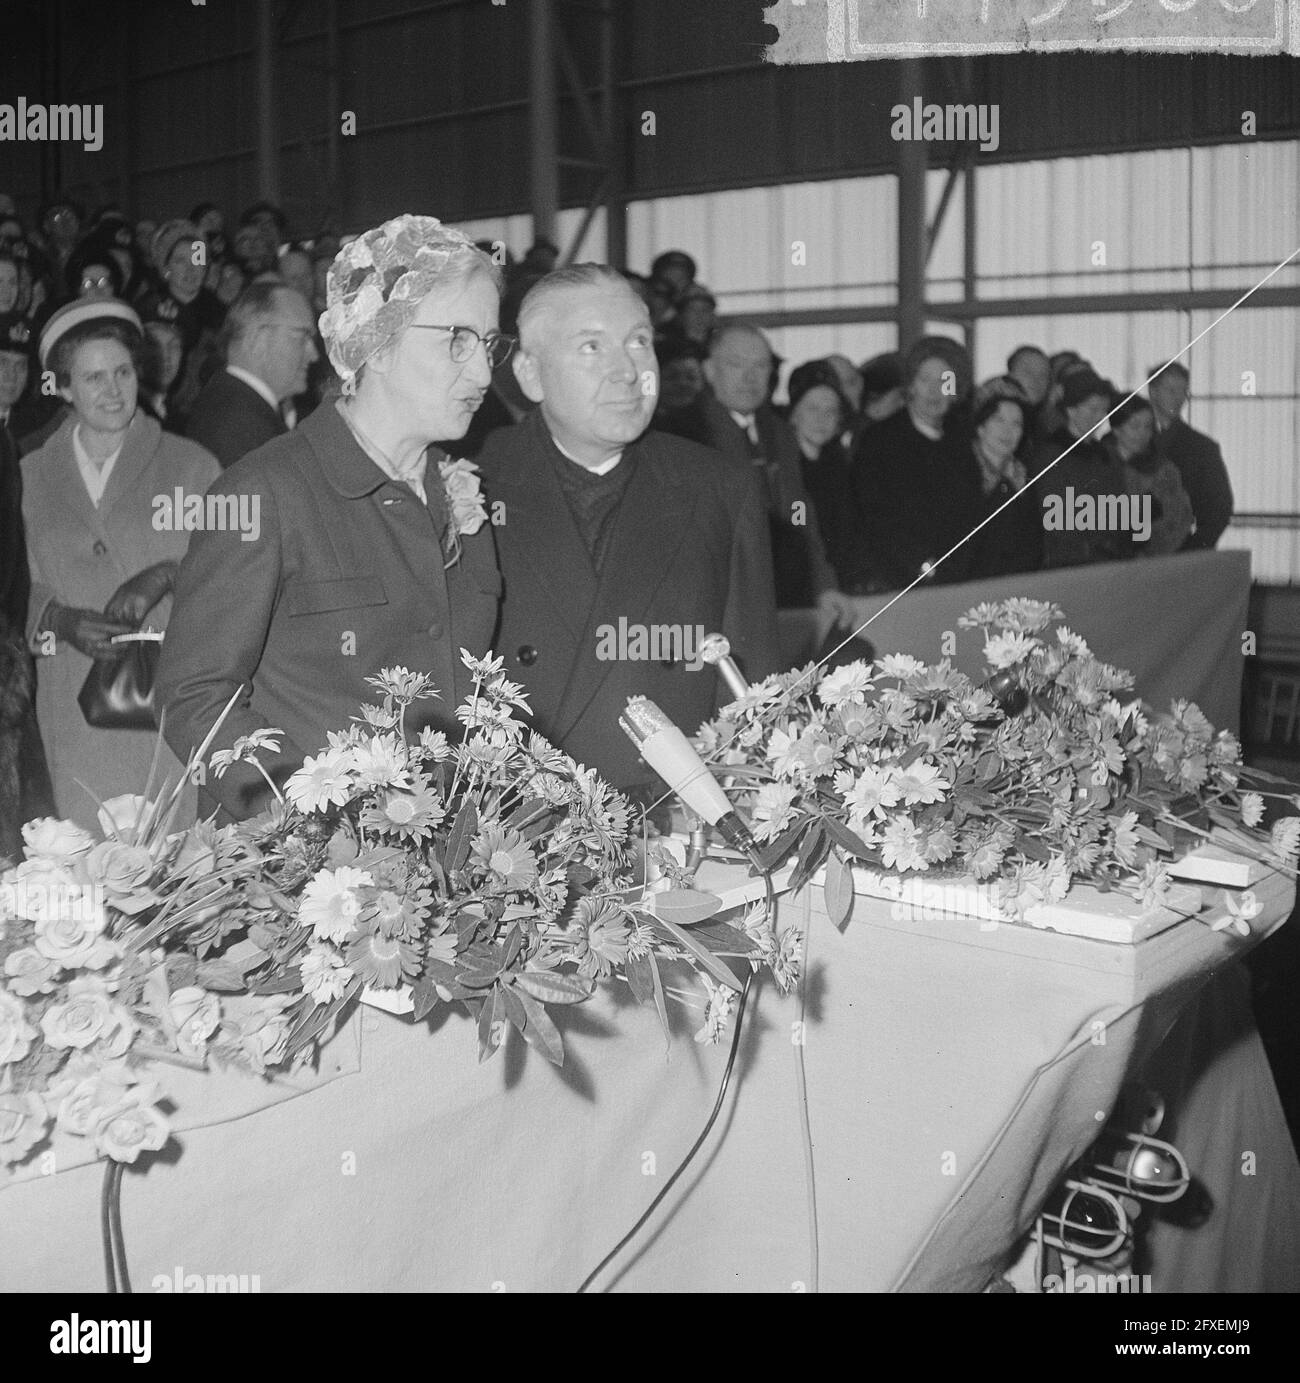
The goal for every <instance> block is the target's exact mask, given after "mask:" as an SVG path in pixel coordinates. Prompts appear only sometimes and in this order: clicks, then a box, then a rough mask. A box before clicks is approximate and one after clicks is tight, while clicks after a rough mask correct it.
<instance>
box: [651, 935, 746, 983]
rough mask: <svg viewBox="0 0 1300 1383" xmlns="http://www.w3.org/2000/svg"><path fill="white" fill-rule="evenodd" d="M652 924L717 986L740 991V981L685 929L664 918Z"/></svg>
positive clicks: (728, 967)
mask: <svg viewBox="0 0 1300 1383" xmlns="http://www.w3.org/2000/svg"><path fill="white" fill-rule="evenodd" d="M653 923H654V925H655V926H656V927H657V928H660V929H662V930H663V931H664V932H666V933H667V934H668V935H669V936H670V937H671V938H672V940H673V941H675V942H676V943H677V944H678V945H679V946H680V947H681V948H682V949H683V950H684V951H689V952H690V954H691V955H693V956H694V957H695V959H696V960H698V961H699V962H700V968H701V969H703V970H706V971H708V973H709V974H710V975H712V976H713V978H714V979H715V980H717V982H718V983H719V984H725V985H726V986H727V988H728V989H734V990H736V991H737V992H738V993H739V991H740V981H739V980H738V979H737V978H736V977H735V975H733V974H732V972H731V968H730V966H728V965H727V964H726V963H725V962H724V961H720V960H719V959H718V958H717V957H716V956H715V955H714V954H713V952H712V951H710V950H709V948H708V947H707V946H702V945H701V944H700V943H699V942H698V941H696V939H695V938H694V937H693V936H692V935H691V934H690V932H688V931H687V930H686V929H685V927H679V926H678V925H677V924H676V923H675V922H670V921H669V920H668V918H666V917H656V918H654V919H653Z"/></svg>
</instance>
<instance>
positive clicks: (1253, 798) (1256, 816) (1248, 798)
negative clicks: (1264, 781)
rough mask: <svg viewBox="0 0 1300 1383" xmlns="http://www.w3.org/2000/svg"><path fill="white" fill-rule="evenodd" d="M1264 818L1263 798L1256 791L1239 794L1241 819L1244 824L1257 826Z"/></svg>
mask: <svg viewBox="0 0 1300 1383" xmlns="http://www.w3.org/2000/svg"><path fill="white" fill-rule="evenodd" d="M1263 819H1264V799H1263V798H1262V797H1261V796H1260V795H1259V793H1257V792H1243V793H1242V794H1241V821H1242V825H1244V826H1258V825H1259V823H1260V822H1261V821H1263Z"/></svg>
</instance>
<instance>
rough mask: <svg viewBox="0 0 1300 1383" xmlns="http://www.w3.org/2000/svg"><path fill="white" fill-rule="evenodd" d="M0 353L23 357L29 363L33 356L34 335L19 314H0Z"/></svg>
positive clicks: (25, 319) (34, 352)
mask: <svg viewBox="0 0 1300 1383" xmlns="http://www.w3.org/2000/svg"><path fill="white" fill-rule="evenodd" d="M0 351H5V352H7V353H9V354H11V355H21V356H25V357H26V358H27V360H29V361H30V360H31V359H32V358H33V357H34V356H35V354H36V333H35V332H34V331H33V330H32V324H31V323H30V322H29V321H28V320H27V318H26V317H24V316H23V314H22V313H21V312H3V313H0Z"/></svg>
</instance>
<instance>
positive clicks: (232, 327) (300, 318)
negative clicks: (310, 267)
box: [186, 279, 319, 470]
mask: <svg viewBox="0 0 1300 1383" xmlns="http://www.w3.org/2000/svg"><path fill="white" fill-rule="evenodd" d="M224 333H225V336H226V366H225V369H223V370H218V371H217V372H216V373H215V374H214V375H213V376H212V378H211V379H210V380H208V382H207V384H205V385H204V387H203V392H202V393H201V394H200V395H199V396H198V398H197V399H196V400H195V403H194V411H193V412H192V413H191V414H190V420H189V425H188V427H187V429H186V434H187V435H188V436H189V437H190V439H191V440H192V441H195V442H197V443H198V444H199V445H200V446H202V447H206V448H207V450H208V451H210V452H211V453H212V454H213V456H215V457H216V458H217V460H218V461H220V462H221V466H222V469H223V470H224V469H225V468H226V467H228V466H233V465H234V464H235V462H236V461H238V460H239V459H240V457H242V456H247V455H248V453H249V452H250V451H255V450H256V449H257V448H258V447H260V446H262V445H263V444H264V443H266V442H269V441H270V440H271V439H272V438H273V437H279V436H280V435H281V434H282V433H284V432H287V431H288V430H289V428H290V427H291V426H292V425H293V422H294V421H295V420H294V418H293V416H292V414H291V413H288V412H287V411H286V408H287V406H290V405H289V404H288V401H289V400H291V399H292V398H293V397H294V396H295V395H297V394H301V393H303V392H304V391H305V390H306V388H307V371H308V369H309V368H310V367H311V365H312V364H313V363H314V362H315V361H316V360H317V359H318V358H319V357H318V353H317V350H316V325H315V323H314V322H313V321H312V315H311V309H310V308H309V307H308V306H307V300H306V299H305V298H304V297H303V296H302V294H301V293H299V292H298V291H297V290H296V289H293V288H289V287H288V286H287V285H285V284H283V283H277V282H275V281H273V280H267V279H259V280H258V281H257V282H256V283H250V284H249V285H248V287H247V288H245V289H244V291H243V292H242V293H241V294H240V295H239V297H238V298H236V299H235V301H234V303H233V304H232V305H231V308H230V312H229V314H228V315H227V318H226V322H225V327H224Z"/></svg>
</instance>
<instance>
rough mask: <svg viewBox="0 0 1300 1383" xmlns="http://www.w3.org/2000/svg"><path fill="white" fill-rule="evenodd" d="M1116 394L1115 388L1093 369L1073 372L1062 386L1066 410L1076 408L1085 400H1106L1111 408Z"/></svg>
mask: <svg viewBox="0 0 1300 1383" xmlns="http://www.w3.org/2000/svg"><path fill="white" fill-rule="evenodd" d="M1114 394H1115V386H1114V385H1113V384H1112V383H1111V382H1110V380H1108V379H1102V377H1101V376H1100V375H1099V374H1098V373H1097V372H1096V371H1095V370H1092V369H1087V368H1084V369H1076V370H1071V371H1070V372H1069V374H1067V375H1066V376H1065V379H1064V381H1063V383H1062V385H1061V402H1062V403H1063V404H1064V405H1065V407H1066V408H1074V407H1075V406H1076V405H1077V404H1080V403H1082V402H1083V401H1084V399H1090V398H1094V397H1100V398H1104V399H1105V400H1106V406H1107V407H1108V408H1109V407H1110V404H1111V400H1112V398H1113V397H1114Z"/></svg>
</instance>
